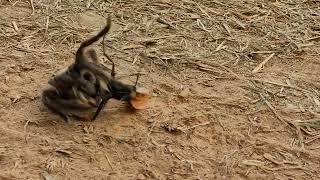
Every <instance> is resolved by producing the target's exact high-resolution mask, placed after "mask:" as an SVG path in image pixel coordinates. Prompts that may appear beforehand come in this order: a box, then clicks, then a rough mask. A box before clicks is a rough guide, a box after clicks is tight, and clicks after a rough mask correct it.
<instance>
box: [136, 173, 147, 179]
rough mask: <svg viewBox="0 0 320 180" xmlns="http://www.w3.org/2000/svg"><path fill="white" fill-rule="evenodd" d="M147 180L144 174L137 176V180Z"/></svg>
mask: <svg viewBox="0 0 320 180" xmlns="http://www.w3.org/2000/svg"><path fill="white" fill-rule="evenodd" d="M145 179H147V178H146V177H145V176H144V175H143V174H139V175H138V176H137V180H145Z"/></svg>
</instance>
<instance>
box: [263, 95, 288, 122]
mask: <svg viewBox="0 0 320 180" xmlns="http://www.w3.org/2000/svg"><path fill="white" fill-rule="evenodd" d="M259 96H260V98H261V99H262V100H263V101H264V103H266V105H267V106H268V108H269V109H270V110H271V111H272V113H273V114H274V115H275V116H276V117H277V118H278V119H279V120H280V121H281V122H283V123H285V124H286V125H287V126H289V127H290V128H292V127H291V126H290V124H291V125H292V123H290V122H288V121H286V120H284V119H282V118H281V116H280V115H279V114H278V113H277V112H276V110H275V109H274V107H273V106H272V105H271V103H270V102H269V101H268V100H267V99H266V98H265V97H264V96H263V95H262V94H261V93H259Z"/></svg>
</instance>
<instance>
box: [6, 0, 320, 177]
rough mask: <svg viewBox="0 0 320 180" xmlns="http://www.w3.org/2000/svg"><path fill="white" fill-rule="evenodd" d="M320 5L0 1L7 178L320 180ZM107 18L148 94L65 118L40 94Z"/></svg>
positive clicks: (269, 0) (114, 42)
mask: <svg viewBox="0 0 320 180" xmlns="http://www.w3.org/2000/svg"><path fill="white" fill-rule="evenodd" d="M319 7H320V2H319V1H318V0H304V1H302V0H291V1H279V0H262V1H254V0H248V1H231V0H230V1H226V2H224V1H222V0H213V1H205V0H202V1H191V0H181V1H178V0H176V1H175V0H154V1H143V0H137V1H132V0H131V1H130V0H129V1H101V0H86V1H79V0H78V1H70V2H68V1H60V0H55V1H50V0H33V1H32V0H31V1H20V0H19V1H16V0H0V93H1V97H0V112H1V113H0V114H1V115H0V179H46V180H52V179H117V180H118V179H139V180H143V179H194V180H196V179H198V180H202V179H320V173H319V169H320V140H319V139H320V58H319V54H320V8H319ZM109 14H110V15H111V16H112V29H111V32H110V33H109V34H108V37H107V44H108V48H107V52H108V54H109V56H110V57H112V59H113V60H114V61H115V62H116V70H117V73H118V74H117V75H118V77H121V79H122V80H123V81H124V82H128V83H132V84H133V83H134V81H135V77H134V76H133V75H132V74H134V73H137V72H142V73H144V75H143V76H142V77H141V79H140V81H139V85H140V86H144V87H146V88H148V89H150V90H151V92H152V99H151V100H150V102H149V105H148V108H147V109H145V110H141V111H137V112H132V111H129V110H128V108H127V106H126V104H123V103H120V102H118V101H111V102H110V103H108V105H107V107H106V108H105V109H104V111H103V113H102V114H100V116H99V117H98V119H97V120H96V121H95V122H86V121H73V122H72V123H71V124H66V123H65V122H64V121H63V120H62V119H61V118H60V117H58V116H57V115H55V114H53V113H51V112H50V111H48V109H47V108H46V107H44V106H43V104H42V103H41V92H42V90H43V89H44V88H46V87H47V86H48V84H47V82H48V79H49V78H50V77H52V75H53V74H54V73H56V72H57V71H59V70H60V69H62V68H64V67H66V66H67V65H69V64H71V63H72V62H73V58H74V53H75V51H76V49H77V48H78V47H79V44H80V42H81V41H83V40H85V39H86V38H88V37H90V36H91V35H93V34H95V33H96V32H97V31H99V30H100V29H101V28H102V27H103V25H104V24H105V22H106V17H107V16H108V15H109ZM94 47H95V49H96V50H97V51H98V52H99V58H100V61H101V62H102V63H103V64H105V65H106V66H107V67H110V64H109V63H108V62H107V61H106V59H105V58H104V57H103V56H102V55H101V52H102V51H101V47H102V46H101V43H100V42H99V43H97V44H95V46H94Z"/></svg>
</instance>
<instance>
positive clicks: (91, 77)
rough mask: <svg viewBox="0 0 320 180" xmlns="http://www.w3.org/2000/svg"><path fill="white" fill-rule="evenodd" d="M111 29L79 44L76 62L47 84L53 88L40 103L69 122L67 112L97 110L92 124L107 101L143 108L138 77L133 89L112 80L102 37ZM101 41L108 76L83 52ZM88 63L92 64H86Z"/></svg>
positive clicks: (143, 94) (93, 56)
mask: <svg viewBox="0 0 320 180" xmlns="http://www.w3.org/2000/svg"><path fill="white" fill-rule="evenodd" d="M110 27H111V18H110V16H109V17H108V21H107V25H106V26H105V27H104V28H103V29H102V30H101V31H100V32H99V33H98V34H97V35H95V36H93V37H91V38H89V39H87V40H86V41H84V42H82V43H81V45H80V47H79V48H78V50H77V52H76V57H75V62H74V63H73V64H71V65H70V66H68V67H67V68H65V69H64V70H62V71H61V72H60V73H58V74H57V75H55V76H54V77H53V78H52V79H50V80H49V84H50V85H52V86H53V88H50V89H46V90H44V91H43V93H42V96H43V98H42V100H43V103H44V104H45V105H46V106H47V107H48V108H49V109H51V110H53V111H54V112H56V113H58V114H59V115H60V116H62V117H63V118H64V119H65V120H66V121H67V122H69V111H70V110H73V111H78V110H79V111H82V110H90V109H91V110H92V109H95V108H97V109H96V112H95V114H94V116H93V118H92V120H95V119H96V118H97V116H98V115H99V113H100V112H101V110H102V109H103V108H104V106H105V105H106V103H107V102H108V100H110V99H112V98H113V99H117V100H120V101H127V102H129V103H130V104H131V105H132V107H134V108H135V109H143V108H145V104H146V99H147V98H148V93H147V92H143V91H141V90H138V89H137V83H138V79H139V75H137V79H136V83H135V84H134V85H128V84H124V83H122V82H120V81H118V80H116V78H115V75H116V73H115V64H114V62H113V60H112V59H111V58H110V57H109V56H108V55H107V53H106V52H105V36H106V34H107V33H108V32H109V30H110ZM101 37H103V55H104V56H105V57H106V58H107V59H108V60H109V61H110V62H111V64H112V68H111V73H110V76H109V75H108V74H107V73H106V72H105V69H103V68H102V67H101V66H99V64H98V58H97V54H96V52H95V51H94V50H93V49H89V50H87V51H85V49H86V48H87V47H88V46H90V45H92V44H93V43H94V42H96V41H98V40H99V39H100V38H101ZM90 59H91V61H92V62H90V61H89V60H90Z"/></svg>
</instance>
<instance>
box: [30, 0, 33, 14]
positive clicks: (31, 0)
mask: <svg viewBox="0 0 320 180" xmlns="http://www.w3.org/2000/svg"><path fill="white" fill-rule="evenodd" d="M30 4H31V8H32V13H31V15H34V4H33V0H30Z"/></svg>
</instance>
